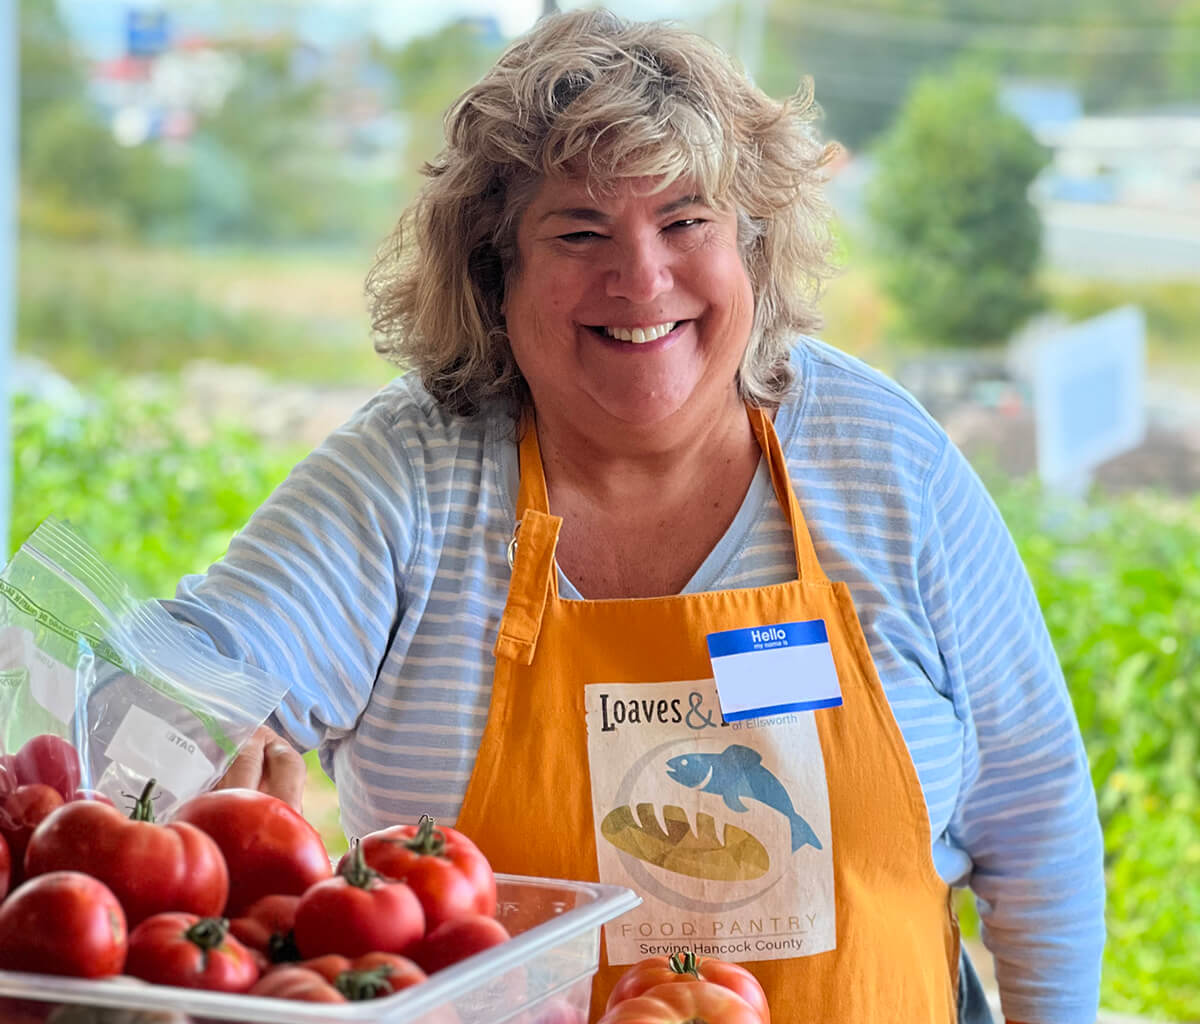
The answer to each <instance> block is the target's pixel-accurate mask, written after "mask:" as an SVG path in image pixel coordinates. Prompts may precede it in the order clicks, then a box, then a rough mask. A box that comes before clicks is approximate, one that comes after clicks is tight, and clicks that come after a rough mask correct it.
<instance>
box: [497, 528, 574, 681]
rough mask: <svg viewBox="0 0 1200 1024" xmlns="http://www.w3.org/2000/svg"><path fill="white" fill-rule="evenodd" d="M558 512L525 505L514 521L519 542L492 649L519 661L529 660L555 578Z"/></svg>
mask: <svg viewBox="0 0 1200 1024" xmlns="http://www.w3.org/2000/svg"><path fill="white" fill-rule="evenodd" d="M561 526H562V517H561V516H551V515H547V514H546V513H545V512H539V511H538V510H537V509H532V508H531V509H526V510H525V512H524V513H523V514H522V516H521V521H520V522H519V523H518V524H517V530H518V532H519V542H518V543H517V545H516V549H515V551H514V553H513V563H512V570H513V571H512V580H511V581H509V584H508V601H507V602H506V603H505V605H504V615H503V616H502V617H501V619H500V633H499V635H498V636H497V637H496V646H495V647H494V648H493V653H494V654H495V656H496V657H497V658H510V659H512V660H513V661H516V662H517V663H519V664H521V665H530V664H532V663H533V652H534V650H535V649H536V648H537V640H538V634H539V633H540V632H541V630H542V616H543V615H544V614H545V611H546V601H547V600H548V598H549V596H550V590H551V587H552V586H553V585H554V583H556V582H557V579H556V577H555V569H554V551H555V548H556V547H557V546H558V531H559V528H560V527H561Z"/></svg>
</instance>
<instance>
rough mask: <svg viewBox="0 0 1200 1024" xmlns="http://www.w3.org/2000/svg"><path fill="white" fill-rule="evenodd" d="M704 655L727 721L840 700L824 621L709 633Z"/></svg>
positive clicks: (830, 704)
mask: <svg viewBox="0 0 1200 1024" xmlns="http://www.w3.org/2000/svg"><path fill="white" fill-rule="evenodd" d="M708 657H709V660H710V661H711V662H712V668H713V678H714V679H716V681H717V699H718V701H719V702H720V705H721V715H722V716H723V717H724V719H725V721H727V722H738V721H742V720H744V719H747V718H760V717H762V716H764V715H781V714H786V713H788V712H791V711H812V710H813V709H815V708H833V707H838V706H839V705H840V704H841V703H842V688H841V687H840V686H839V685H838V678H837V670H836V669H835V668H834V666H833V651H832V650H831V649H830V647H829V634H828V633H826V631H825V620H824V619H810V620H809V621H807V622H780V623H776V624H775V625H772V626H752V627H750V628H748V629H726V630H723V631H722V632H720V633H709V634H708Z"/></svg>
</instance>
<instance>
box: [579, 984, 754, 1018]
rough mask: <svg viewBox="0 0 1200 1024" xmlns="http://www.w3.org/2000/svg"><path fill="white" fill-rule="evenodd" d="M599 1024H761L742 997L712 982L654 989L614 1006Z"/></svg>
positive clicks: (663, 986) (752, 1009) (660, 986)
mask: <svg viewBox="0 0 1200 1024" xmlns="http://www.w3.org/2000/svg"><path fill="white" fill-rule="evenodd" d="M599 1024H762V1018H761V1017H760V1016H759V1015H758V1011H757V1010H755V1009H754V1007H753V1006H751V1005H750V1004H749V1003H748V1002H746V1000H744V999H743V998H742V997H741V996H739V995H735V994H734V993H733V992H731V991H729V989H727V988H723V987H722V986H721V985H714V984H713V983H712V982H711V981H689V982H684V983H683V984H677V983H670V982H668V983H667V984H666V985H656V986H655V987H654V988H652V989H650V990H649V991H647V992H644V993H642V994H641V995H640V996H634V997H633V998H632V999H626V1000H625V1001H624V1002H621V1003H617V1005H616V1006H614V1007H612V1009H610V1010H609V1011H608V1012H607V1013H606V1014H605V1015H604V1016H603V1017H601V1018H600V1021H599Z"/></svg>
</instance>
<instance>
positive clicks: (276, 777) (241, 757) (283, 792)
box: [213, 725, 308, 811]
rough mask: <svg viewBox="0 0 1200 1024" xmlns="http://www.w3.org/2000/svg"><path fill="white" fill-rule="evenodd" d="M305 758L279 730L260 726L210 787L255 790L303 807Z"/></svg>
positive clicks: (298, 808)
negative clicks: (225, 770) (226, 769)
mask: <svg viewBox="0 0 1200 1024" xmlns="http://www.w3.org/2000/svg"><path fill="white" fill-rule="evenodd" d="M307 774H308V768H307V766H306V765H305V763H304V758H302V757H301V756H300V754H299V753H298V752H297V751H296V749H295V748H294V747H293V746H292V745H291V744H290V743H288V741H287V740H285V739H284V738H283V737H282V736H280V735H279V734H278V733H276V732H273V731H272V730H270V729H268V728H267V727H266V726H265V725H261V726H259V727H258V728H257V729H256V730H255V731H254V734H253V735H252V736H251V737H250V738H249V739H248V740H247V741H246V743H245V744H244V745H243V746H242V748H241V749H240V750H239V751H238V753H237V757H235V758H234V759H233V763H232V764H231V765H230V766H229V770H228V771H227V772H226V773H225V774H224V775H223V776H222V777H221V779H220V781H218V782H217V784H216V785H215V786H214V787H213V789H257V790H260V791H261V792H263V793H270V794H271V796H274V797H278V798H279V799H280V800H282V801H284V802H285V803H287V804H290V805H291V806H292V807H294V808H295V809H296V810H297V811H301V810H303V808H302V807H301V804H302V803H303V800H304V781H305V779H306V777H307Z"/></svg>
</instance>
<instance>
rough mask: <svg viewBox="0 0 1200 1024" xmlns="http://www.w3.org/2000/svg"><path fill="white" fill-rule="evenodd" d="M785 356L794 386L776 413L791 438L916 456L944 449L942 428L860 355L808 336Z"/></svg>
mask: <svg viewBox="0 0 1200 1024" xmlns="http://www.w3.org/2000/svg"><path fill="white" fill-rule="evenodd" d="M791 358H792V362H793V364H794V366H795V368H796V371H797V372H796V386H795V388H794V391H793V394H792V396H791V397H790V398H789V400H788V401H787V402H785V403H784V405H783V407H782V408H781V412H782V413H783V414H784V420H785V424H786V425H787V426H788V427H790V428H791V430H790V431H789V433H790V434H792V435H793V436H795V437H796V438H805V439H807V440H809V441H811V442H814V443H820V442H821V441H822V440H823V439H830V440H836V441H838V442H839V443H840V444H842V445H847V444H853V443H854V442H855V441H858V442H860V443H861V444H862V445H863V446H864V447H869V448H878V447H879V446H880V445H885V446H889V447H890V446H897V447H899V449H900V452H898V454H904V453H907V454H909V455H911V456H912V457H914V458H917V459H920V460H924V459H929V460H934V459H936V458H937V457H938V456H939V455H940V454H941V452H942V451H943V450H944V448H945V447H946V444H947V437H946V432H945V431H944V430H943V429H942V427H941V425H940V424H939V423H938V422H937V421H936V420H935V419H934V418H933V417H932V416H930V414H929V413H928V412H927V411H926V410H925V408H924V407H923V406H922V405H921V403H920V402H919V401H917V399H916V398H914V397H913V395H911V394H910V393H909V392H908V391H907V390H905V389H904V387H902V386H901V385H900V384H898V383H897V382H896V381H894V380H892V379H891V378H889V377H888V376H886V375H885V374H884V373H882V372H881V371H880V370H878V369H876V368H875V367H873V366H871V365H869V364H868V363H866V362H865V361H863V360H862V359H859V358H857V357H855V356H852V355H850V354H849V353H847V352H843V351H841V350H840V349H837V348H834V347H833V346H832V345H829V344H827V343H825V342H823V341H820V340H818V339H816V338H810V337H803V338H800V339H799V340H798V341H797V343H796V344H795V346H794V347H793V349H792V352H791Z"/></svg>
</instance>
